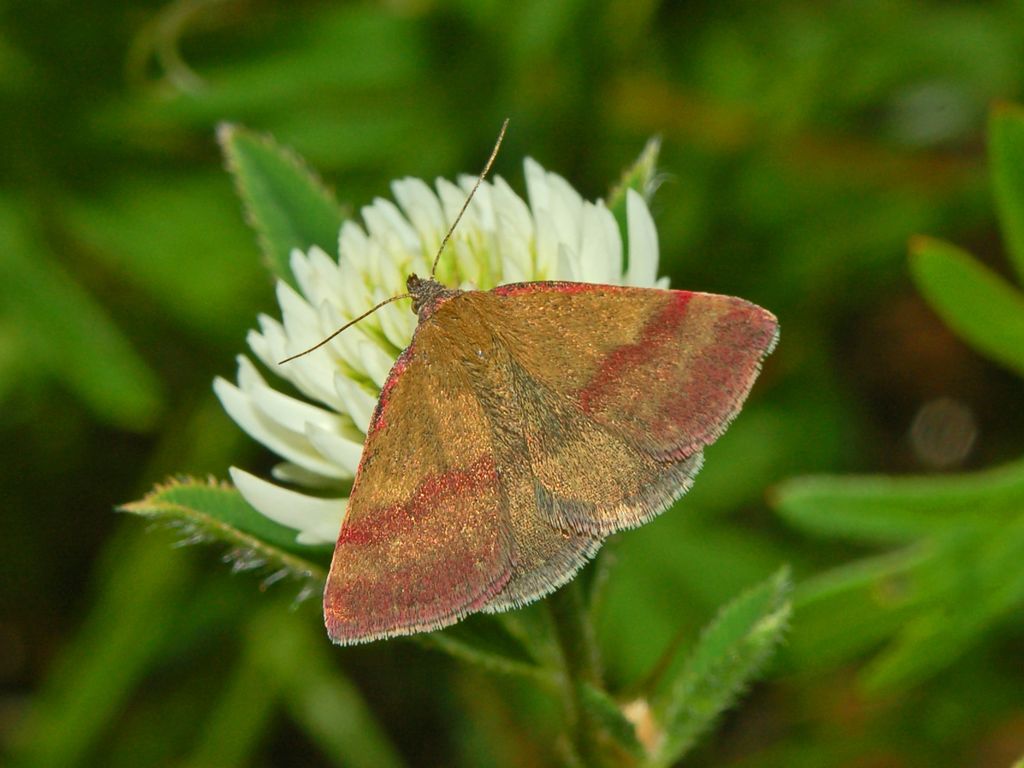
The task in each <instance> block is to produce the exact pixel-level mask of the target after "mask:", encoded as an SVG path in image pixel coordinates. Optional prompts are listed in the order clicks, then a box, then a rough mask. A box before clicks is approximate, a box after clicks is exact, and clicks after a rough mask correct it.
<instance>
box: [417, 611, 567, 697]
mask: <svg viewBox="0 0 1024 768" xmlns="http://www.w3.org/2000/svg"><path fill="white" fill-rule="evenodd" d="M413 639H414V640H415V641H416V642H418V643H420V644H422V645H424V646H426V647H428V648H434V649H436V650H439V651H443V652H444V653H447V654H448V655H450V656H453V657H455V658H457V659H459V660H460V661H464V662H468V663H470V664H476V665H478V666H480V667H483V668H484V669H487V670H489V671H491V672H497V673H500V674H504V675H517V676H523V677H529V678H533V679H535V680H540V681H542V682H544V683H545V684H550V685H554V684H555V682H556V681H555V676H554V674H553V673H552V671H551V670H550V669H545V668H544V667H542V666H540V665H539V664H538V663H537V659H535V658H534V656H533V655H532V654H531V653H530V651H529V650H528V649H527V648H526V647H525V646H524V645H523V643H522V642H520V640H519V639H518V638H517V637H515V636H514V635H513V634H512V633H511V632H509V631H508V630H507V629H506V626H505V624H504V622H503V621H501V620H500V619H499V618H498V617H495V616H490V615H487V614H476V615H473V616H469V617H468V618H466V619H464V620H463V621H461V622H459V623H458V624H455V625H454V626H451V627H448V628H446V629H443V630H441V631H439V632H432V633H430V634H428V635H417V636H414V637H413Z"/></svg>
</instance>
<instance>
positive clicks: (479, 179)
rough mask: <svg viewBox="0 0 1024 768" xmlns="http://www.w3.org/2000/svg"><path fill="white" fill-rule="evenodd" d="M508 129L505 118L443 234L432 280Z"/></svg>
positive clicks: (433, 268)
mask: <svg viewBox="0 0 1024 768" xmlns="http://www.w3.org/2000/svg"><path fill="white" fill-rule="evenodd" d="M507 128H508V118H507V117H506V118H505V122H503V123H502V124H501V130H500V131H498V140H497V141H495V142H494V149H492V150H491V156H490V157H488V158H487V164H486V165H485V166H484V170H483V172H482V173H481V174H480V175H479V176H477V177H476V184H474V185H473V188H472V189H471V190H469V194H468V195H466V202H464V203H463V204H462V209H461V210H460V211H459V215H458V216H456V217H455V221H453V222H452V225H451V226H450V227H448V231H447V232H446V233H445V236H444V239H443V240H442V241H441V247H440V248H438V249H437V255H436V256H435V257H434V264H433V266H431V267H430V277H431V279H433V277H434V273H435V272H437V262H439V261H440V260H441V254H442V253H443V252H444V247H445V246H446V245H448V241H449V240H450V239H451V236H452V233H453V232H454V231H455V228H456V227H457V226H459V222H460V221H461V220H462V214H464V213H465V212H466V209H467V208H469V203H470V201H472V199H473V195H475V194H476V191H477V189H479V188H480V184H481V183H483V180H484V179H485V178H486V177H487V174H488V173H490V172H491V166H492V165H494V158H496V157H497V156H498V149H500V148H501V141H502V139H504V138H505V129H507Z"/></svg>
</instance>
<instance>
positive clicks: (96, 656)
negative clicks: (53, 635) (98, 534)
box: [10, 531, 196, 768]
mask: <svg viewBox="0 0 1024 768" xmlns="http://www.w3.org/2000/svg"><path fill="white" fill-rule="evenodd" d="M176 554H177V553H174V552H172V550H171V548H170V547H169V546H167V543H166V542H165V541H164V540H163V539H162V538H158V537H152V536H150V537H146V536H138V535H134V534H133V533H132V532H131V531H122V532H121V533H120V534H119V536H118V538H117V539H116V540H115V542H112V546H109V547H107V549H106V551H105V553H104V557H103V562H102V563H101V568H100V573H99V579H98V584H96V585H94V588H95V592H96V595H97V597H96V598H95V601H94V603H93V605H92V610H91V611H90V612H89V614H88V615H87V617H86V619H85V622H84V624H83V625H82V626H80V627H79V628H78V629H77V632H76V633H75V634H74V635H73V637H72V639H71V640H70V642H69V643H68V644H67V646H66V647H64V648H62V649H61V651H60V653H59V655H58V657H57V658H56V659H55V661H54V662H53V663H52V664H51V665H50V668H49V669H48V671H47V678H46V681H45V682H44V684H43V685H42V686H41V687H40V689H39V691H38V692H37V693H36V695H35V696H34V698H33V701H32V706H31V708H29V710H28V713H27V716H26V717H25V719H24V721H23V722H21V723H19V725H18V728H17V729H15V732H14V734H13V735H14V736H15V738H14V739H13V742H12V743H11V744H10V746H11V748H12V753H13V755H14V758H13V760H12V763H13V764H15V765H19V766H25V767H26V768H28V767H29V766H38V767H39V768H46V767H47V766H54V765H60V766H77V765H85V764H95V763H96V761H95V760H90V756H91V757H93V758H95V757H96V755H95V754H93V753H94V752H95V750H96V748H97V746H98V744H99V743H101V741H102V740H103V738H104V736H105V735H107V734H109V733H110V732H111V730H112V729H111V726H112V725H113V723H114V722H115V720H116V718H117V717H118V715H119V713H120V712H122V710H123V708H124V707H125V705H126V703H127V702H129V701H130V700H131V697H132V694H133V691H135V690H137V689H138V688H139V687H140V686H141V685H142V679H143V677H144V675H145V674H146V671H147V669H149V668H150V667H151V665H153V664H154V663H156V662H157V660H158V659H159V658H160V652H161V650H163V649H164V647H165V645H164V644H165V642H166V640H167V638H168V637H170V636H173V634H174V633H175V631H176V630H177V627H178V624H179V623H180V621H181V620H182V617H181V606H182V603H183V601H184V600H185V598H186V596H187V595H188V594H190V592H191V591H192V590H194V589H195V588H196V580H195V577H194V573H193V571H194V569H193V568H192V567H191V564H188V563H185V562H183V561H182V559H181V558H180V557H176V556H175V555H176ZM100 762H102V760H101V761H100Z"/></svg>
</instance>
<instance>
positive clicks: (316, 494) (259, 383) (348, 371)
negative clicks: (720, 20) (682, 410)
mask: <svg viewBox="0 0 1024 768" xmlns="http://www.w3.org/2000/svg"><path fill="white" fill-rule="evenodd" d="M525 173H526V186H527V193H528V194H527V197H528V202H526V201H524V200H523V199H522V198H521V197H519V196H518V195H517V194H516V193H515V192H514V191H513V190H512V188H511V187H510V186H509V185H508V184H507V183H506V182H505V181H504V180H503V179H501V178H500V177H496V178H495V180H494V181H493V182H490V181H485V182H484V183H483V184H481V185H480V188H479V189H478V190H477V193H476V195H475V196H474V197H473V199H472V201H471V203H470V205H469V208H468V209H467V210H466V213H465V215H464V216H463V218H462V220H461V222H460V223H459V225H458V227H457V228H456V230H455V232H454V233H453V235H452V237H451V240H450V241H449V245H448V246H447V248H446V250H445V253H444V254H443V255H442V257H441V260H440V262H439V264H438V269H437V274H436V278H437V279H438V280H439V281H440V282H441V283H443V284H445V285H448V286H458V287H460V288H463V289H470V288H474V289H481V290H487V289H490V288H493V287H494V286H496V285H501V284H504V283H515V282H526V281H533V280H574V281H579V282H590V283H604V284H611V285H634V286H647V287H651V286H657V287H666V286H667V283H668V281H667V279H665V278H663V279H661V280H658V279H657V269H658V237H657V231H656V230H655V227H654V222H653V220H652V218H651V215H650V213H649V211H648V209H647V205H646V203H645V202H644V199H643V197H642V196H641V195H639V194H638V193H636V192H634V191H632V190H629V191H627V193H626V219H627V227H626V229H627V243H626V244H625V245H626V248H625V249H624V248H623V242H622V237H621V235H620V232H619V227H618V224H617V223H616V221H615V218H614V217H613V215H612V214H611V212H610V211H609V210H608V208H607V207H606V206H605V205H604V203H603V202H601V201H600V200H599V201H597V202H588V201H585V200H584V199H583V198H582V197H581V196H580V195H579V193H578V192H576V190H574V189H573V188H572V186H571V185H570V184H569V183H568V182H567V181H566V180H565V179H563V178H562V177H561V176H558V175H557V174H554V173H551V172H549V171H545V170H544V169H543V168H541V166H540V165H539V164H537V163H536V162H534V161H533V160H529V159H527V160H526V162H525ZM475 181H476V179H475V178H473V177H461V178H460V179H459V180H458V183H453V182H450V181H446V180H444V179H439V180H438V181H437V183H436V185H435V188H434V189H431V188H430V186H429V185H427V184H426V183H425V182H423V181H421V180H419V179H413V178H406V179H401V180H398V181H395V182H394V183H393V184H392V185H391V190H392V192H393V194H394V202H392V201H391V200H385V199H377V200H375V201H374V202H373V203H372V204H370V205H368V206H366V207H364V208H363V209H362V212H361V213H362V224H359V223H356V222H354V221H347V222H345V223H344V224H343V225H342V228H341V232H340V234H339V238H338V258H337V260H335V259H334V258H332V257H331V256H330V255H328V254H327V253H325V252H324V251H323V250H322V249H320V248H317V247H313V248H311V249H310V250H309V251H308V252H306V253H303V252H301V251H298V250H295V251H293V252H292V254H291V269H292V274H293V275H294V278H295V282H296V284H297V286H298V290H296V289H295V288H293V287H292V286H291V285H289V284H288V283H287V282H284V281H279V282H278V284H277V299H278V303H279V304H280V307H281V318H282V319H281V320H280V321H278V320H276V319H274V318H271V317H269V316H266V315H262V316H260V318H259V330H254V331H250V333H249V336H248V339H247V341H248V344H249V348H250V349H251V350H252V352H253V354H254V355H255V357H256V358H257V359H258V360H259V361H261V362H262V363H263V364H264V365H265V366H266V368H267V369H269V370H270V371H273V373H274V374H275V375H277V376H279V377H281V378H283V379H284V380H286V381H287V382H288V384H289V385H291V388H292V389H293V390H294V391H295V392H297V393H298V395H300V397H296V396H294V395H292V394H285V393H284V392H281V391H280V390H278V389H276V388H275V387H274V386H272V385H271V384H270V383H268V381H267V379H266V378H265V377H264V376H263V375H262V374H261V373H260V371H259V369H258V368H257V366H256V365H255V364H254V363H253V362H252V361H251V360H250V359H249V358H248V357H246V356H244V355H240V356H239V358H238V375H237V380H236V383H235V384H232V383H231V382H229V381H227V380H226V379H223V378H218V379H217V380H216V381H215V382H214V390H215V391H216V393H217V396H218V397H219V398H220V401H221V403H222V404H223V406H224V408H225V410H226V411H227V412H228V414H229V415H230V416H231V418H232V419H234V420H235V421H236V422H237V423H238V424H239V425H240V426H241V427H242V428H243V429H244V430H245V431H246V432H248V433H249V434H250V435H251V436H252V437H254V438H255V439H256V440H258V441H259V442H261V443H263V444H264V445H265V446H267V447H268V448H270V450H272V451H273V452H274V453H276V454H277V455H278V456H280V457H281V459H282V461H281V462H280V463H279V464H277V465H276V466H275V467H274V469H273V471H272V474H273V476H274V479H275V480H277V481H279V483H284V484H285V485H287V486H292V487H300V488H306V489H309V491H310V492H307V493H302V492H300V491H298V490H292V489H291V488H289V487H285V486H284V485H279V484H276V483H272V482H268V481H266V480H263V479H261V478H259V477H256V476H255V475H252V474H250V473H248V472H245V471H244V470H241V469H238V468H237V467H232V468H231V477H232V479H233V481H234V483H235V485H236V486H237V488H238V490H239V491H240V492H241V494H242V496H243V497H245V499H246V500H247V501H248V502H249V503H250V504H251V505H252V506H253V507H254V508H255V509H256V510H258V511H259V512H260V513H261V514H263V515H265V516H266V517H269V518H271V519H272V520H275V521H276V522H278V523H280V524H282V525H284V526H287V527H289V528H292V529H294V530H295V532H296V540H297V542H298V543H300V544H328V543H330V544H333V543H334V541H335V540H336V539H337V536H338V530H339V528H340V526H341V522H342V519H343V518H344V514H345V507H346V504H347V498H346V493H347V491H348V489H350V488H351V481H352V479H353V478H354V476H355V472H356V468H357V466H358V464H359V457H360V455H361V453H362V447H363V440H364V438H365V435H366V430H367V429H368V427H369V423H370V417H371V415H372V413H373V409H374V406H375V404H376V401H377V397H378V395H379V394H380V390H381V387H382V386H383V384H384V381H385V379H386V378H387V375H388V372H389V371H390V369H391V366H392V364H393V363H394V361H395V359H396V358H397V356H398V355H399V354H400V352H401V351H402V350H403V349H404V348H405V347H406V346H408V344H409V342H410V340H411V339H412V334H413V331H414V330H415V327H416V316H415V315H414V314H412V313H411V312H410V311H409V307H408V305H407V304H406V303H404V302H396V303H393V304H389V305H387V306H385V307H383V308H381V309H380V310H378V311H377V312H375V313H373V314H372V315H370V316H369V317H367V318H365V319H363V320H361V321H360V322H359V323H357V324H356V325H354V326H352V327H351V328H349V329H347V330H346V331H345V332H344V333H342V334H340V335H338V336H337V337H335V338H334V339H332V340H331V341H330V342H329V343H328V344H326V345H325V346H324V347H323V348H322V349H319V350H317V351H316V352H314V353H311V354H308V355H305V356H304V357H300V358H298V359H296V360H294V361H292V362H290V363H288V364H286V365H278V361H279V360H282V359H283V358H285V357H288V356H290V355H293V354H295V353H297V352H301V351H302V350H304V349H307V348H309V347H311V346H313V345H314V344H316V343H317V342H318V341H320V340H321V339H323V338H325V337H326V336H328V335H329V334H330V333H332V332H333V331H334V330H336V329H337V328H339V327H340V326H342V325H344V324H345V323H346V322H348V321H350V320H352V319H353V318H355V317H358V316H359V315H361V314H362V313H363V312H365V311H366V310H367V309H368V308H369V307H371V306H373V305H374V304H376V303H377V302H380V301H382V300H384V299H386V298H388V297H390V296H394V295H397V294H399V293H403V292H404V291H405V279H406V277H407V276H408V275H409V274H411V273H414V272H415V273H418V274H420V275H427V274H429V273H430V267H431V263H432V262H433V259H434V255H435V254H436V252H437V249H438V248H439V247H440V245H441V241H442V239H443V237H444V235H445V233H446V232H447V230H448V227H449V222H451V221H453V220H454V219H455V217H456V215H457V213H458V211H459V209H460V208H461V207H462V205H463V203H464V202H465V199H466V195H467V193H468V192H469V190H470V189H471V188H472V186H473V184H474V182H475ZM626 253H628V267H625V266H624V264H625V263H626V261H627V260H626V259H625V258H624V256H625V254H626Z"/></svg>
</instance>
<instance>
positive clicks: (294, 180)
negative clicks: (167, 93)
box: [217, 123, 343, 285]
mask: <svg viewBox="0 0 1024 768" xmlns="http://www.w3.org/2000/svg"><path fill="white" fill-rule="evenodd" d="M217 139H218V141H219V142H220V145H221V148H222V150H223V151H224V157H225V158H226V160H227V166H228V170H229V171H231V174H232V176H234V178H235V183H236V185H237V187H238V194H239V195H240V196H241V198H242V202H243V203H244V205H245V213H246V218H247V219H248V221H249V223H250V224H251V225H252V226H253V228H254V229H255V230H256V232H257V233H258V234H259V240H260V247H261V248H262V249H263V255H264V258H265V259H266V260H267V263H268V265H269V266H270V269H271V271H272V272H273V273H274V274H275V275H276V276H277V277H279V278H282V279H284V280H287V281H288V282H290V283H291V284H292V285H295V279H294V276H293V275H292V272H291V265H290V263H289V257H290V254H291V251H292V249H293V248H298V249H300V250H303V251H305V250H307V249H309V248H310V247H311V246H314V245H318V246H320V247H321V248H322V249H323V250H324V251H326V252H327V253H334V252H335V251H337V242H338V231H339V230H340V228H341V222H342V218H343V217H342V212H341V208H340V207H339V206H338V203H337V201H336V200H335V198H334V195H333V194H332V193H331V192H330V190H328V189H327V187H325V186H324V185H323V183H322V182H321V181H320V180H319V179H318V178H317V177H316V176H315V175H314V174H313V172H312V171H310V170H309V169H308V168H307V167H306V164H305V163H304V162H303V161H302V159H301V158H299V157H298V155H296V154H295V153H294V152H292V151H290V150H287V149H285V148H284V147H281V146H280V145H278V144H277V143H276V142H274V140H273V139H271V138H270V137H268V136H259V135H257V134H255V133H253V132H252V131H248V130H246V129H245V128H241V127H239V126H236V125H230V124H228V123H222V124H221V125H220V127H219V128H218V129H217Z"/></svg>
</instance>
